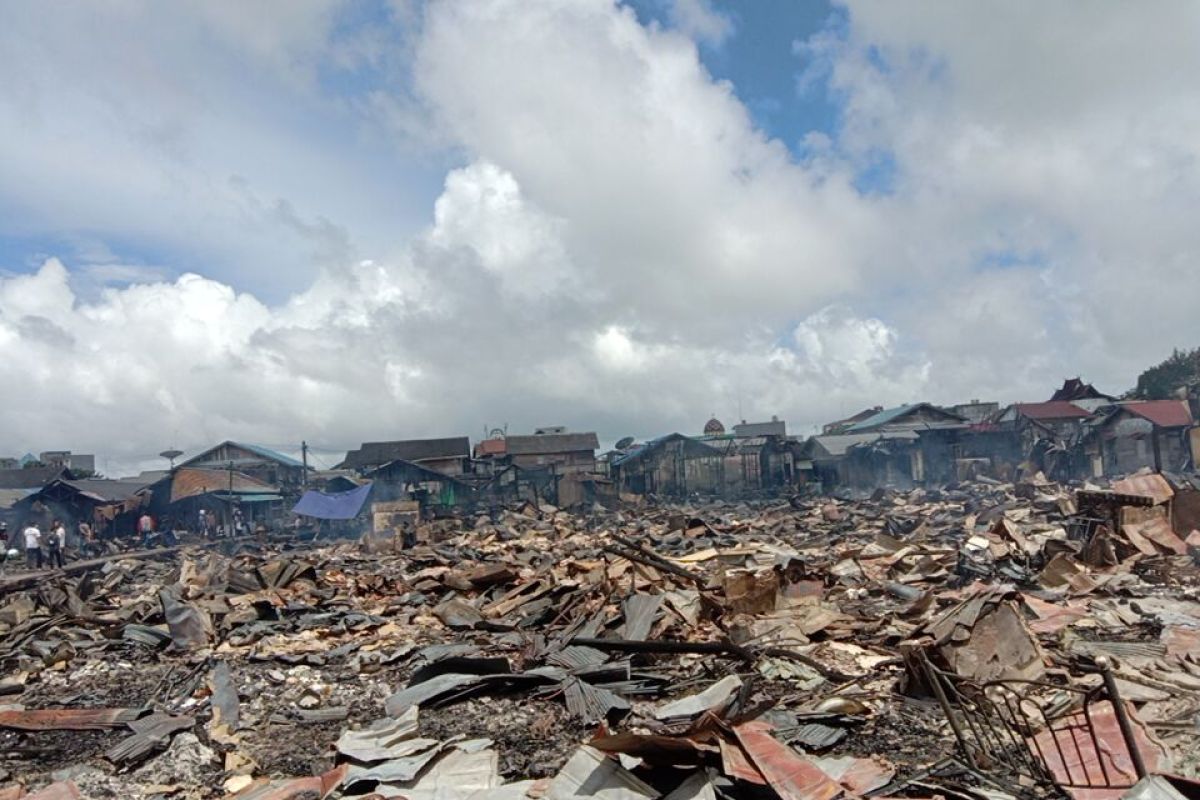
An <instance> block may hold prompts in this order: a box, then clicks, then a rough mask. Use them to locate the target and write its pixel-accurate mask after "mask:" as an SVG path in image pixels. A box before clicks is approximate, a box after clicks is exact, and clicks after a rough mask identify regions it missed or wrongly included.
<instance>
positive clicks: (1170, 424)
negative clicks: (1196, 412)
mask: <svg viewBox="0 0 1200 800" xmlns="http://www.w3.org/2000/svg"><path fill="white" fill-rule="evenodd" d="M1121 408H1124V409H1125V410H1127V411H1131V412H1133V413H1134V414H1137V415H1138V416H1139V417H1141V418H1142V419H1147V420H1150V421H1151V422H1153V423H1154V424H1155V425H1157V426H1158V427H1160V428H1187V427H1190V426H1191V424H1192V411H1191V409H1190V408H1188V404H1187V402H1186V401H1184V400H1145V401H1142V402H1139V403H1124V404H1122V406H1121Z"/></svg>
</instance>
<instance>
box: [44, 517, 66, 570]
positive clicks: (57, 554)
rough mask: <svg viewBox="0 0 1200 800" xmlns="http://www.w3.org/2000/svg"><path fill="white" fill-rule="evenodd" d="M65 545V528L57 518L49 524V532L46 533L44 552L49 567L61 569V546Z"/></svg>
mask: <svg viewBox="0 0 1200 800" xmlns="http://www.w3.org/2000/svg"><path fill="white" fill-rule="evenodd" d="M66 546H67V529H66V528H64V527H63V524H62V523H61V522H59V521H58V520H54V523H53V524H52V525H51V526H50V533H49V534H47V535H46V554H47V555H48V556H49V558H48V559H47V560H48V561H49V562H50V566H51V567H58V568H59V569H62V568H63V566H64V564H63V548H64V547H66Z"/></svg>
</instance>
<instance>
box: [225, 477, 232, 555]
mask: <svg viewBox="0 0 1200 800" xmlns="http://www.w3.org/2000/svg"><path fill="white" fill-rule="evenodd" d="M225 533H226V534H227V535H228V536H229V537H230V538H233V462H232V461H230V462H229V496H228V497H227V498H226V499H225Z"/></svg>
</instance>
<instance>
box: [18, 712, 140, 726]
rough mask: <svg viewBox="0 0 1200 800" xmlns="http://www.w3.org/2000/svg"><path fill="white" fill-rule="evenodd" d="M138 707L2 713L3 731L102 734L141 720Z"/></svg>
mask: <svg viewBox="0 0 1200 800" xmlns="http://www.w3.org/2000/svg"><path fill="white" fill-rule="evenodd" d="M140 714H141V711H140V710H139V709H136V708H45V709H38V710H34V711H0V728H12V729H14V730H19V731H100V730H105V729H107V728H119V727H121V726H122V725H126V724H128V723H130V722H132V721H133V720H135V719H137V718H138V716H139V715H140Z"/></svg>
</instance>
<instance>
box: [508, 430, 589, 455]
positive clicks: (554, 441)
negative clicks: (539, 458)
mask: <svg viewBox="0 0 1200 800" xmlns="http://www.w3.org/2000/svg"><path fill="white" fill-rule="evenodd" d="M504 443H505V447H506V448H507V450H508V452H509V453H511V454H513V455H544V454H548V453H573V452H577V451H580V450H595V449H596V448H597V447H599V446H600V440H599V438H597V436H596V434H594V433H543V434H534V435H533V436H509V437H506V438H505V440H504Z"/></svg>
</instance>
